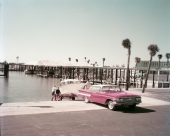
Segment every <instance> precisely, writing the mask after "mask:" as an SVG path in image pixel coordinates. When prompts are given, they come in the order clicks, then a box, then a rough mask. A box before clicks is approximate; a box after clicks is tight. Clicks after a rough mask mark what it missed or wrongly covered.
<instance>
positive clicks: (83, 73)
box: [83, 68, 85, 83]
mask: <svg viewBox="0 0 170 136" xmlns="http://www.w3.org/2000/svg"><path fill="white" fill-rule="evenodd" d="M84 81H85V68H84V69H83V83H84Z"/></svg>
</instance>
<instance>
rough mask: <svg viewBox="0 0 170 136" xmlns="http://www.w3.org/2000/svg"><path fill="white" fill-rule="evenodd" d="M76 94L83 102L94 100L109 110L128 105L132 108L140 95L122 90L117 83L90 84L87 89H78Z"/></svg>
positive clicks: (137, 102) (139, 98)
mask: <svg viewBox="0 0 170 136" xmlns="http://www.w3.org/2000/svg"><path fill="white" fill-rule="evenodd" d="M78 96H79V97H82V98H85V102H86V103H88V102H95V103H100V104H104V105H108V108H109V109H110V110H115V109H116V107H118V106H128V107H129V108H130V109H134V108H135V107H136V105H137V104H140V103H141V102H142V101H141V96H140V95H135V94H131V93H127V92H124V91H123V90H122V89H121V88H120V87H119V86H118V85H92V86H91V87H90V88H89V89H88V90H87V89H79V90H78Z"/></svg>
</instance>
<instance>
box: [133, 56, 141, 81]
mask: <svg viewBox="0 0 170 136" xmlns="http://www.w3.org/2000/svg"><path fill="white" fill-rule="evenodd" d="M140 60H141V59H140V58H138V57H135V63H136V64H135V73H134V82H135V78H136V76H135V75H136V67H137V64H138V63H140Z"/></svg>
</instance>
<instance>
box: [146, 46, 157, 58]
mask: <svg viewBox="0 0 170 136" xmlns="http://www.w3.org/2000/svg"><path fill="white" fill-rule="evenodd" d="M148 51H149V52H150V55H152V56H155V55H156V53H157V52H159V47H158V46H157V45H156V44H151V45H149V46H148Z"/></svg>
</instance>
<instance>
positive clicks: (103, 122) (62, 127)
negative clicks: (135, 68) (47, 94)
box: [0, 89, 170, 136]
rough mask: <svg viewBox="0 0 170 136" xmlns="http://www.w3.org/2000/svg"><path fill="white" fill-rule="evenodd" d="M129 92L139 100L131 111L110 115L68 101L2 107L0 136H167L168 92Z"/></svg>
mask: <svg viewBox="0 0 170 136" xmlns="http://www.w3.org/2000/svg"><path fill="white" fill-rule="evenodd" d="M129 92H132V93H136V94H141V95H142V99H143V100H142V101H143V103H142V104H140V105H139V106H138V107H137V108H136V109H135V110H133V111H132V110H129V109H128V108H126V107H125V108H119V109H117V111H111V110H109V109H107V107H105V106H102V105H98V104H94V103H90V104H85V103H84V102H83V101H69V100H65V101H62V102H60V101H59V102H50V101H49V102H30V103H4V104H2V105H1V107H0V110H1V115H0V123H1V136H89V135H91V136H170V116H169V115H170V102H168V101H166V100H167V98H166V97H168V98H169V90H168V89H164V90H156V91H155V90H152V89H150V90H147V91H146V93H144V94H143V93H141V91H140V90H135V89H133V90H129ZM161 92H165V93H161ZM152 94H156V95H157V97H158V96H159V99H155V98H153V95H152Z"/></svg>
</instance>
